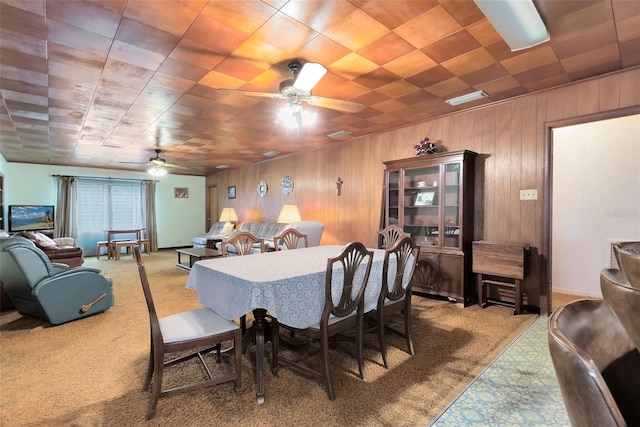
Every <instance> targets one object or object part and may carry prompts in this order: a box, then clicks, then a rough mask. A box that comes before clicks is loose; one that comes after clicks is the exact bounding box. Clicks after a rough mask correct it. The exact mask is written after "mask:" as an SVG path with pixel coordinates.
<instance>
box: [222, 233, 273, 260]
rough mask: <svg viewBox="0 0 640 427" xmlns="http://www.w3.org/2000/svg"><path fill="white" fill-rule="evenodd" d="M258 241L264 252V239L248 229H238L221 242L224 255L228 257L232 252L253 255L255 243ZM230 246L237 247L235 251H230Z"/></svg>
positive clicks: (261, 250)
mask: <svg viewBox="0 0 640 427" xmlns="http://www.w3.org/2000/svg"><path fill="white" fill-rule="evenodd" d="M256 243H258V244H259V247H260V253H262V252H264V251H265V244H264V239H259V238H257V237H256V236H254V235H253V234H251V233H249V232H248V231H238V232H237V233H235V234H234V235H233V236H231V238H230V239H229V240H224V241H223V242H222V243H221V245H220V246H221V248H222V256H223V257H227V256H229V254H231V253H234V254H236V255H251V254H252V253H253V245H254V244H256ZM229 246H233V248H235V252H230V251H229Z"/></svg>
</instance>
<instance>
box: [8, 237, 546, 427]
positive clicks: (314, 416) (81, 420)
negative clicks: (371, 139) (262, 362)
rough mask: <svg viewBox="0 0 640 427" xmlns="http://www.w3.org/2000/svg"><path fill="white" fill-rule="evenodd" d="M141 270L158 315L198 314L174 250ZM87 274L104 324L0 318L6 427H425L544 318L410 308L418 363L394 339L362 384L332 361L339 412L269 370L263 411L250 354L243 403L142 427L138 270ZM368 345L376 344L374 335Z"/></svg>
mask: <svg viewBox="0 0 640 427" xmlns="http://www.w3.org/2000/svg"><path fill="white" fill-rule="evenodd" d="M144 260H145V264H146V267H147V272H148V275H149V280H150V283H151V288H152V292H153V295H154V299H155V303H156V307H157V309H158V312H159V315H160V316H166V315H169V314H172V313H175V312H178V311H182V310H187V309H191V308H195V307H199V306H200V304H199V303H198V302H197V300H196V298H195V293H194V292H193V291H190V290H187V289H185V287H184V285H185V282H186V278H187V274H188V273H187V272H185V271H183V270H180V269H178V268H176V267H175V262H176V255H175V251H169V250H167V251H161V252H158V253H154V254H152V255H150V256H147V255H145V256H144ZM85 265H87V266H96V267H98V268H101V269H102V270H103V272H104V274H106V275H108V276H110V277H111V278H112V279H113V282H114V292H115V300H116V305H115V306H114V307H112V308H111V309H110V310H108V311H106V312H105V313H102V314H98V315H95V316H92V317H90V318H86V319H82V320H79V321H75V322H71V323H68V324H65V325H60V326H56V327H52V326H50V325H48V324H46V323H43V322H41V321H39V320H37V319H33V318H29V317H22V316H20V315H19V314H18V313H16V312H15V311H8V312H2V313H0V341H1V344H0V423H1V425H2V426H125V425H127V426H131V425H150V426H155V425H162V426H200V425H202V426H204V425H211V424H218V425H225V426H226V425H244V426H249V425H250V426H275V425H304V426H307V425H308V426H311V425H314V426H318V425H322V426H343V425H349V426H376V425H377V426H416V425H426V424H427V423H428V422H429V421H430V420H431V419H433V418H434V417H435V416H436V415H437V414H438V413H439V411H441V410H442V409H443V408H444V407H445V406H446V405H447V403H448V402H450V401H451V400H452V399H453V398H454V397H455V396H457V395H458V394H459V393H460V392H461V391H462V390H463V389H464V387H465V386H466V385H467V384H468V383H469V382H470V381H471V380H472V379H473V378H474V377H475V376H476V375H477V374H478V373H480V372H481V371H482V369H483V368H484V367H485V366H486V365H487V364H488V363H489V362H491V360H492V359H493V358H495V357H496V356H497V355H498V354H499V353H500V352H501V351H502V350H503V349H504V348H505V347H506V346H507V345H508V344H509V343H510V342H512V341H513V339H515V338H516V337H517V336H518V335H519V333H520V332H521V331H523V330H524V329H525V328H526V327H527V326H528V325H529V324H530V323H531V322H532V321H533V320H534V319H535V317H536V315H535V314H523V315H520V316H514V315H513V314H512V313H513V311H512V310H511V309H508V308H505V307H499V306H490V307H488V308H486V309H484V310H481V309H479V308H478V307H477V306H472V307H468V308H465V309H463V308H460V307H459V306H456V305H455V304H451V303H448V302H443V301H436V300H432V299H426V298H421V297H414V311H413V331H414V344H415V351H416V355H415V356H414V357H410V356H409V355H408V354H407V353H406V352H405V351H404V348H405V346H404V342H403V341H402V340H401V339H397V338H394V337H392V338H390V339H389V366H390V369H388V370H385V369H384V368H383V367H382V366H381V357H380V354H379V353H378V352H376V351H375V350H374V349H373V348H371V349H368V350H367V352H366V356H367V360H366V364H365V375H366V379H365V381H361V380H360V379H358V378H357V377H356V376H355V373H356V371H357V366H356V363H355V361H354V360H352V359H350V358H349V357H342V353H341V352H337V351H336V352H332V353H331V357H332V361H333V366H335V369H334V371H333V375H334V386H335V392H336V400H335V401H333V402H330V401H329V400H328V399H327V396H326V393H325V391H324V388H323V386H322V385H321V384H320V383H319V382H318V381H316V380H313V379H308V378H306V377H302V376H300V375H298V374H295V373H293V372H291V371H289V370H287V369H284V368H281V369H280V372H279V374H278V376H273V375H272V374H271V372H270V371H269V370H267V372H266V374H265V382H266V402H265V404H264V405H258V404H256V402H255V377H254V371H253V358H254V351H253V348H251V349H250V350H249V351H248V353H247V354H246V355H245V356H244V357H243V366H242V374H243V385H244V386H245V390H244V393H243V394H241V395H240V396H236V394H235V393H234V392H233V388H232V387H233V386H232V384H224V385H221V386H218V387H215V388H210V389H205V390H200V391H195V392H191V393H188V394H182V395H178V396H174V397H169V398H164V399H161V400H160V402H159V403H158V414H157V415H156V417H155V418H154V419H153V420H152V421H150V422H146V421H145V419H144V415H145V413H146V408H147V404H148V399H149V394H148V393H146V392H142V391H141V384H142V380H143V377H144V374H145V372H146V366H147V365H146V364H147V357H148V351H149V349H148V347H149V342H148V340H149V324H148V314H147V309H146V305H145V302H144V297H143V294H142V289H141V287H140V282H139V278H138V275H137V269H136V266H135V263H134V261H133V260H132V257H131V256H123V257H122V259H121V260H120V261H113V260H106V259H105V258H102V259H101V260H99V261H98V260H96V259H95V258H88V259H87V260H86V262H85ZM368 338H369V340H370V342H371V343H374V342H375V337H374V336H373V334H371V335H369V336H368ZM267 348H268V349H269V350H270V344H269V345H268V346H267ZM267 357H268V358H269V355H267ZM228 364H229V362H228V361H225V362H224V363H222V364H220V365H218V366H217V367H216V369H225V368H229V366H228ZM194 372H199V371H197V370H196V368H195V367H193V366H190V367H185V368H178V369H176V368H170V370H168V371H166V373H165V383H167V384H169V383H172V382H176V381H179V380H181V379H183V377H186V376H187V375H188V374H191V373H194Z"/></svg>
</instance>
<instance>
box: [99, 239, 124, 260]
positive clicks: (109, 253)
mask: <svg viewBox="0 0 640 427" xmlns="http://www.w3.org/2000/svg"><path fill="white" fill-rule="evenodd" d="M121 241H126V239H116V240H111V248H107V241H106V240H100V241H99V242H98V248H97V250H96V258H97V259H100V250H101V249H102V248H107V258H111V256H112V255H113V251H114V250H115V248H116V242H121Z"/></svg>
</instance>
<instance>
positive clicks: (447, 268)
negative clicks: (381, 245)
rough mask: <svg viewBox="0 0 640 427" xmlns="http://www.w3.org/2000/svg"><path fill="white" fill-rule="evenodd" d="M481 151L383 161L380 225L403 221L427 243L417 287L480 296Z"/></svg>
mask: <svg viewBox="0 0 640 427" xmlns="http://www.w3.org/2000/svg"><path fill="white" fill-rule="evenodd" d="M476 157H477V153H474V152H472V151H468V150H461V151H455V152H450V153H436V154H432V155H425V156H418V157H412V158H409V159H400V160H393V161H388V162H384V164H385V167H386V170H385V188H386V189H387V191H385V193H384V200H383V204H384V205H383V212H384V214H383V218H382V220H381V227H382V228H384V227H386V226H387V225H390V224H398V225H399V226H400V227H402V229H403V230H404V231H405V232H407V233H409V234H410V235H411V237H412V239H413V241H414V242H415V243H416V244H417V245H419V246H420V247H421V248H423V249H424V250H421V252H420V256H419V259H418V264H417V266H416V270H415V273H414V276H413V290H414V292H416V293H418V294H425V295H438V296H446V297H448V298H450V299H453V300H455V301H456V302H460V303H463V304H464V306H467V305H470V304H473V303H474V302H475V301H476V300H477V297H476V287H475V283H474V280H473V274H472V272H471V241H472V238H473V223H474V221H473V211H474V208H473V200H474V195H473V190H474V182H473V181H474V174H475V168H474V166H475V159H476ZM432 183H433V185H432ZM427 184H429V185H427Z"/></svg>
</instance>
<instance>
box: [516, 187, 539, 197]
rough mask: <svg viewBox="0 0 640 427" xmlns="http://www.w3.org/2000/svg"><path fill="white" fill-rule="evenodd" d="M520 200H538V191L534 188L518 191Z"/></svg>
mask: <svg viewBox="0 0 640 427" xmlns="http://www.w3.org/2000/svg"><path fill="white" fill-rule="evenodd" d="M520 200H538V190H536V189H535V188H532V189H528V190H520Z"/></svg>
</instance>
